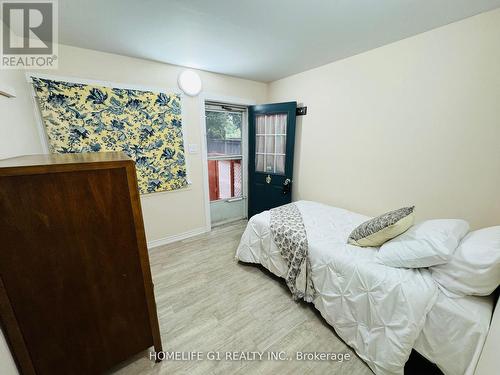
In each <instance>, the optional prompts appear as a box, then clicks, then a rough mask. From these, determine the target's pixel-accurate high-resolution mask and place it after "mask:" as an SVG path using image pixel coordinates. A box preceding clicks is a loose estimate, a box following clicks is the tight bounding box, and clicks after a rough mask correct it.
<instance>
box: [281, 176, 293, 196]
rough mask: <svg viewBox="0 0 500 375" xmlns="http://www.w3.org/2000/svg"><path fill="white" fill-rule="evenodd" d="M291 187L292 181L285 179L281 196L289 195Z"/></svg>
mask: <svg viewBox="0 0 500 375" xmlns="http://www.w3.org/2000/svg"><path fill="white" fill-rule="evenodd" d="M291 187H292V180H290V179H289V178H287V179H286V180H285V182H283V195H287V194H288V193H290V190H291Z"/></svg>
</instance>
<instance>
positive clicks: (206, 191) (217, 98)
mask: <svg viewBox="0 0 500 375" xmlns="http://www.w3.org/2000/svg"><path fill="white" fill-rule="evenodd" d="M207 101H208V102H210V101H213V102H221V103H225V104H229V105H231V104H233V105H239V106H245V107H249V106H253V105H256V101H255V100H253V99H245V98H238V97H233V96H224V95H219V94H214V93H202V94H200V96H199V105H200V108H201V110H200V129H201V142H200V143H201V163H202V172H203V173H202V175H203V198H204V205H205V230H206V231H207V232H210V231H211V230H212V217H211V214H210V188H209V185H208V157H207V151H208V146H207V123H206V121H205V102H207ZM246 113H247V115H246V116H243V126H242V130H241V131H242V135H244V136H243V137H242V139H243V144H242V147H243V149H242V156H243V159H244V160H245V162H244V163H242V164H243V165H242V168H243V179H244V181H243V196H244V197H245V198H246V201H245V214H246V213H247V211H248V110H247V112H246ZM245 137H246V139H245Z"/></svg>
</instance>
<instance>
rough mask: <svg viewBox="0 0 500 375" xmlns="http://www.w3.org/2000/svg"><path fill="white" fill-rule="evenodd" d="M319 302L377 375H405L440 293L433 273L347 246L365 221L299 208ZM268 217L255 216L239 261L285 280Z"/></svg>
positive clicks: (311, 206)
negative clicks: (380, 259)
mask: <svg viewBox="0 0 500 375" xmlns="http://www.w3.org/2000/svg"><path fill="white" fill-rule="evenodd" d="M295 204H296V205H297V207H298V208H299V210H300V212H301V214H302V217H303V220H304V225H305V227H306V231H307V238H308V243H309V259H310V261H311V267H312V278H313V282H314V286H315V289H316V291H317V296H316V298H315V300H314V306H315V307H316V308H317V309H318V310H319V311H320V312H321V314H322V315H323V317H324V318H325V319H326V320H327V321H328V323H329V324H331V325H332V326H333V327H334V328H335V331H336V332H337V334H338V335H339V336H340V337H341V338H342V339H343V340H344V341H345V342H346V343H347V344H348V345H350V346H351V347H352V348H354V349H355V350H356V352H357V353H358V355H359V356H360V357H361V358H362V359H363V360H364V361H365V362H366V363H367V364H368V365H369V366H370V368H371V369H372V370H373V371H374V372H375V373H376V374H403V369H404V365H405V362H406V361H407V359H408V357H409V355H410V353H411V350H412V348H413V346H414V343H415V340H416V339H417V337H418V335H419V333H420V331H421V330H422V328H423V325H424V323H425V317H426V314H427V312H428V311H429V310H430V309H431V308H432V306H433V304H434V302H435V301H436V298H437V296H438V289H437V287H436V285H435V283H434V281H433V280H432V278H431V276H430V274H429V272H427V270H410V269H398V268H392V267H387V266H385V265H382V264H380V263H378V262H377V260H376V257H375V255H376V251H377V249H376V248H360V247H356V246H351V245H348V244H347V237H348V236H349V234H350V233H351V231H352V230H353V229H354V228H355V227H356V226H357V225H359V224H360V223H362V222H363V221H366V220H367V219H369V218H368V217H366V216H363V215H359V214H355V213H353V212H349V211H346V210H343V209H339V208H335V207H330V206H326V205H323V204H320V203H315V202H308V201H299V202H295ZM269 218H270V217H269V212H268V211H266V212H262V213H260V214H258V215H255V216H253V217H252V218H251V219H250V220H249V222H248V226H247V228H246V230H245V232H244V233H243V236H242V239H241V243H240V245H239V247H238V249H237V251H236V258H237V259H239V260H241V261H243V262H251V263H260V264H262V265H263V266H264V267H266V268H267V269H268V270H269V271H271V272H273V273H274V274H276V275H277V276H280V277H283V276H285V274H286V272H287V267H286V264H285V262H284V261H283V259H282V258H281V255H280V253H279V250H278V248H277V247H276V245H275V244H274V242H273V241H272V239H271V234H270V231H269Z"/></svg>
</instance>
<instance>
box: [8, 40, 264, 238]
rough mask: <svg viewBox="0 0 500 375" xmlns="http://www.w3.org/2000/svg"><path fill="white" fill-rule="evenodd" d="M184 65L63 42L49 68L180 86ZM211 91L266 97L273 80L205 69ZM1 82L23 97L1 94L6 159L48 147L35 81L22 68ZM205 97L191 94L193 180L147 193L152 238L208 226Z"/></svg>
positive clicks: (187, 112)
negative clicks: (40, 129) (37, 112)
mask: <svg viewBox="0 0 500 375" xmlns="http://www.w3.org/2000/svg"><path fill="white" fill-rule="evenodd" d="M182 69H184V68H181V67H177V66H173V65H168V64H161V63H155V62H151V61H145V60H140V59H133V58H128V57H124V56H118V55H113V54H107V53H102V52H96V51H90V50H85V49H80V48H74V47H68V46H61V49H60V58H59V69H58V70H57V71H45V72H43V73H47V74H53V75H61V76H70V77H77V78H85V79H92V80H103V81H110V82H116V83H123V84H132V85H141V86H144V87H165V88H174V89H175V88H176V87H177V75H178V73H179V72H180V71H181V70H182ZM199 73H200V75H201V78H202V81H203V85H204V92H205V93H207V92H208V93H213V94H217V95H221V96H229V97H237V98H242V99H248V100H252V101H255V102H257V103H262V102H265V100H266V98H267V85H266V84H264V83H259V82H253V81H248V80H243V79H237V78H233V77H229V76H224V75H219V74H212V73H206V72H199ZM0 82H1V83H3V84H7V85H10V86H13V87H14V88H15V89H16V92H17V98H15V99H7V98H4V97H0V118H1V122H0V158H6V157H11V156H17V155H21V154H32V153H39V152H42V148H41V144H40V140H39V135H38V133H37V129H36V126H35V118H34V111H33V105H32V101H31V98H30V96H29V85H28V83H27V81H26V78H25V73H24V72H21V71H0ZM201 110H202V105H201V100H200V98H199V97H196V98H191V97H185V100H184V102H183V115H184V118H183V121H184V129H185V132H186V138H187V143H195V144H197V145H198V147H199V149H200V152H199V153H198V154H187V155H186V158H187V163H188V167H189V172H190V173H189V176H188V177H189V178H190V180H191V181H192V185H191V186H189V187H188V188H187V189H185V190H179V191H175V192H164V193H156V194H148V195H144V196H143V197H142V205H143V213H144V220H145V228H146V235H147V239H148V241H154V240H161V239H163V238H167V237H170V236H172V235H178V234H182V233H185V232H189V231H192V230H197V229H200V228H203V227H204V226H205V225H206V223H205V211H204V196H203V194H204V193H203V173H202V157H201V142H202V138H201V128H200V124H201Z"/></svg>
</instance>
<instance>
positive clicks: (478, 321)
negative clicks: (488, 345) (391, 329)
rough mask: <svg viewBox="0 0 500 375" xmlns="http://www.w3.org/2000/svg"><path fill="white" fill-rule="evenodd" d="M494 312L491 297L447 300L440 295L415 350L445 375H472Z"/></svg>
mask: <svg viewBox="0 0 500 375" xmlns="http://www.w3.org/2000/svg"><path fill="white" fill-rule="evenodd" d="M493 309H494V299H493V297H492V296H488V297H478V296H467V297H460V298H450V297H448V296H446V295H445V294H443V293H442V292H439V295H438V298H437V300H436V303H435V304H434V306H433V307H432V309H431V311H430V312H429V314H427V319H426V321H425V325H424V328H423V329H422V332H421V333H420V336H419V337H418V339H417V341H416V342H415V349H416V350H417V351H418V352H419V353H420V354H422V355H423V356H424V357H425V358H427V359H428V360H429V361H431V362H434V363H435V364H436V365H437V366H438V367H439V368H440V369H441V371H443V373H444V374H446V375H464V374H465V375H472V374H473V373H474V370H475V368H476V365H477V362H478V360H479V356H480V354H481V350H482V348H483V345H484V341H485V340H486V336H487V335H488V331H489V327H490V321H491V316H492V314H493Z"/></svg>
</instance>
